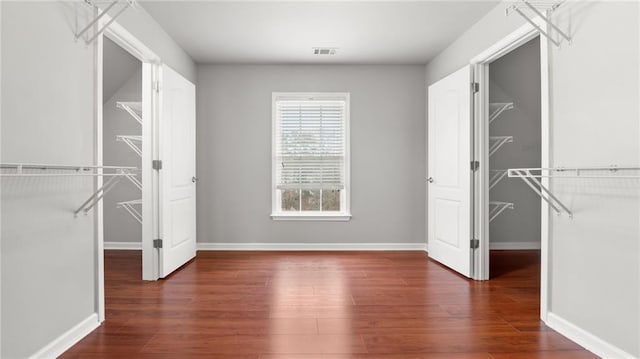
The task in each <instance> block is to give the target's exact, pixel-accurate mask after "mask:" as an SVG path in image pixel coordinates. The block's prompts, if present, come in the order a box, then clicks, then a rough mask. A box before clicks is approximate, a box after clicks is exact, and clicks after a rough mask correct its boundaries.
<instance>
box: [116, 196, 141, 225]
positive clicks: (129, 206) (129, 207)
mask: <svg viewBox="0 0 640 359" xmlns="http://www.w3.org/2000/svg"><path fill="white" fill-rule="evenodd" d="M139 205H142V200H141V199H137V200H133V201H125V202H118V204H117V207H118V208H124V209H125V210H126V211H127V212H129V214H130V215H131V216H132V217H133V218H134V219H135V220H136V221H138V223H142V214H141V213H140V211H138V209H137V208H136V207H135V206H139Z"/></svg>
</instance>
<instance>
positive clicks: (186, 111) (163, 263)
mask: <svg viewBox="0 0 640 359" xmlns="http://www.w3.org/2000/svg"><path fill="white" fill-rule="evenodd" d="M195 95H196V89H195V85H194V84H192V83H191V82H189V81H188V80H186V79H185V78H184V77H182V76H181V75H180V74H178V73H177V72H175V71H174V70H172V69H171V68H169V67H167V66H166V65H165V66H162V72H161V81H160V103H161V111H160V118H159V126H158V136H159V142H158V144H159V149H158V153H159V158H160V160H161V161H162V169H160V170H159V176H160V177H159V192H160V193H159V204H160V223H159V227H160V228H159V229H160V231H159V233H160V238H161V239H162V248H160V249H159V267H160V268H159V275H160V277H161V278H164V277H166V276H168V275H169V274H171V272H173V271H174V270H176V269H177V268H178V267H180V266H181V265H183V264H185V263H186V262H188V261H189V260H191V259H192V258H193V257H195V255H196V183H195V175H196V136H195V135H196V108H195V106H196V99H195Z"/></svg>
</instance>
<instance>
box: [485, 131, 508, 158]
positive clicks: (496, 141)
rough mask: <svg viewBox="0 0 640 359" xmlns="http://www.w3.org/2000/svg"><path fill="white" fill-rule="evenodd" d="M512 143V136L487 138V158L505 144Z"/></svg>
mask: <svg viewBox="0 0 640 359" xmlns="http://www.w3.org/2000/svg"><path fill="white" fill-rule="evenodd" d="M510 142H513V136H491V137H489V157H491V156H493V154H494V153H496V152H497V151H498V150H499V149H500V147H502V146H503V145H504V144H505V143H510Z"/></svg>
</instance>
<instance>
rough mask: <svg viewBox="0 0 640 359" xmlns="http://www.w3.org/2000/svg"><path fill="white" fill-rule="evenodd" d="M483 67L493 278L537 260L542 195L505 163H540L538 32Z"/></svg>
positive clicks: (519, 165) (514, 165)
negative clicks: (512, 174) (509, 171)
mask: <svg viewBox="0 0 640 359" xmlns="http://www.w3.org/2000/svg"><path fill="white" fill-rule="evenodd" d="M485 68H486V71H487V73H488V74H487V75H488V76H486V78H488V80H489V81H488V82H489V83H488V100H489V106H488V109H489V117H488V123H487V124H485V126H488V137H487V138H485V140H486V141H487V143H489V153H488V158H489V161H488V164H489V181H488V183H486V184H485V188H483V190H484V191H487V192H488V194H489V236H488V241H489V249H490V256H489V278H491V279H493V278H498V277H500V276H503V275H509V274H510V273H514V272H517V271H519V270H521V269H524V268H526V267H528V266H530V265H531V262H532V261H533V262H538V263H539V261H540V247H541V245H540V243H541V200H540V197H539V196H538V195H537V194H536V193H535V192H533V191H531V190H530V189H529V188H528V186H527V184H526V183H524V182H523V181H521V180H520V179H518V178H509V177H508V176H507V169H509V168H540V167H541V162H542V160H541V156H542V150H541V145H542V144H541V81H540V79H541V75H540V37H536V38H534V39H532V40H529V41H528V42H526V43H525V44H523V45H521V46H520V47H518V48H516V49H514V50H512V51H511V52H509V53H507V54H504V55H502V56H501V57H499V58H497V59H495V60H494V61H492V62H490V63H488V64H486V65H485ZM513 258H516V260H512V259H513ZM538 280H539V278H531V281H532V282H533V281H538Z"/></svg>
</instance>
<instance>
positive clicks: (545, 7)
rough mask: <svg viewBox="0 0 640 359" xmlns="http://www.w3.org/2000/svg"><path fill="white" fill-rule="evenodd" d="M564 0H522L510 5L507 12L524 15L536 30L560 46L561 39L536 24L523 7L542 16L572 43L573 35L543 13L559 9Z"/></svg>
mask: <svg viewBox="0 0 640 359" xmlns="http://www.w3.org/2000/svg"><path fill="white" fill-rule="evenodd" d="M563 2H564V0H562V1H533V0H520V3H518V4H514V5H511V6H509V7H508V8H507V10H506V13H507V15H509V14H511V13H512V12H516V13H518V15H520V16H522V18H523V19H525V20H526V21H527V22H528V23H529V24H531V26H533V27H534V28H535V29H536V30H538V32H540V34H542V35H543V36H544V37H546V38H547V39H549V41H551V42H552V43H553V44H554V45H556V46H557V47H560V41H558V40H556V39H554V38H553V36H551V34H550V33H548V32H547V31H545V30H544V29H543V28H541V27H540V25H538V24H536V22H535V21H533V19H532V18H531V17H530V16H529V15H527V14H526V13H525V12H524V11H522V9H523V8H526V9H529V10H531V11H532V12H533V13H534V14H535V15H536V16H538V17H540V18H541V19H542V20H543V21H544V22H545V23H547V24H548V25H549V26H550V27H551V28H552V29H553V30H555V32H557V33H558V34H560V36H562V37H563V38H564V39H565V40H567V42H568V43H569V45H571V37H570V36H569V35H567V34H566V33H565V32H564V31H562V29H560V28H559V27H558V26H557V25H556V24H554V23H553V22H552V21H551V20H550V19H549V17H548V15H545V14H543V11H544V12H546V13H547V14H549V13H551V12H552V11H554V10H555V9H557V8H558V7H559V6H560V5H562V3H563ZM534 4H535V5H534Z"/></svg>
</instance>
